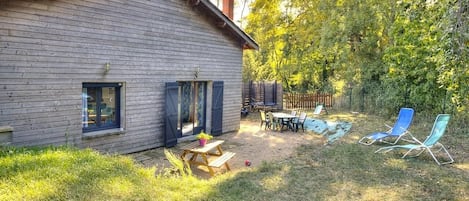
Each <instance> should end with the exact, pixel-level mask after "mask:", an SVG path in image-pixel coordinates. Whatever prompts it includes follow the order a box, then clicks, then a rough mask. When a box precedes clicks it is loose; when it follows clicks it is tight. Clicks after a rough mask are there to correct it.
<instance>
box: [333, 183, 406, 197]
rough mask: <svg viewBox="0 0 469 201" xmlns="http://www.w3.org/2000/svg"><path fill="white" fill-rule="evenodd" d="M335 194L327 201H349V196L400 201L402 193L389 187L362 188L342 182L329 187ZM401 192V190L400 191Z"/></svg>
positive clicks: (358, 185) (356, 184)
mask: <svg viewBox="0 0 469 201" xmlns="http://www.w3.org/2000/svg"><path fill="white" fill-rule="evenodd" d="M331 186H332V187H333V188H332V189H334V191H333V192H335V194H334V195H330V196H328V200H350V196H351V195H353V197H355V198H360V200H381V198H386V199H385V200H402V195H403V192H401V191H400V190H398V189H395V188H392V187H390V186H382V185H380V186H373V187H369V186H363V185H361V184H358V183H356V182H343V183H335V184H332V185H331ZM401 190H402V189H401Z"/></svg>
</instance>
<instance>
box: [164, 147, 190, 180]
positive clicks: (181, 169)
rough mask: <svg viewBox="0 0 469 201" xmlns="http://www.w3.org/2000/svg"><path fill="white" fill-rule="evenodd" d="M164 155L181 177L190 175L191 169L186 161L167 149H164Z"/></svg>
mask: <svg viewBox="0 0 469 201" xmlns="http://www.w3.org/2000/svg"><path fill="white" fill-rule="evenodd" d="M164 155H165V156H166V159H168V161H169V163H171V165H172V166H173V167H174V168H175V169H176V170H177V171H178V173H179V175H181V176H182V177H191V176H192V170H191V168H190V165H189V163H188V162H185V161H183V160H181V158H180V157H178V156H176V155H175V154H174V153H173V152H171V151H170V150H168V149H164Z"/></svg>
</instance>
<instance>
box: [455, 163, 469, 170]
mask: <svg viewBox="0 0 469 201" xmlns="http://www.w3.org/2000/svg"><path fill="white" fill-rule="evenodd" d="M454 167H456V168H459V169H461V170H466V171H469V163H458V164H454Z"/></svg>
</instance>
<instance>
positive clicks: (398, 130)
mask: <svg viewBox="0 0 469 201" xmlns="http://www.w3.org/2000/svg"><path fill="white" fill-rule="evenodd" d="M413 118H414V109H412V108H401V109H400V111H399V115H398V117H397V120H396V123H394V126H393V127H391V126H389V125H387V124H385V125H386V126H387V127H388V128H389V130H388V131H385V132H375V133H372V134H369V135H366V136H364V137H363V138H361V139H360V140H359V141H358V143H360V144H364V145H371V144H373V143H375V142H376V141H378V142H384V143H388V144H396V143H397V142H398V141H399V140H400V139H401V138H402V137H403V136H404V135H405V134H407V133H408V132H409V131H408V129H409V127H410V125H411V124H412V119H413ZM389 138H395V140H394V141H387V139H389Z"/></svg>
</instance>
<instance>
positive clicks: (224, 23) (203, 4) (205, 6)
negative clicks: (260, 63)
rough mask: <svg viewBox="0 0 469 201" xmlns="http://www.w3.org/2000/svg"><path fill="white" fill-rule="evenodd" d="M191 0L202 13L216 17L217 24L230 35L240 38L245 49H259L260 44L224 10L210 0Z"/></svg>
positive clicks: (212, 17)
mask: <svg viewBox="0 0 469 201" xmlns="http://www.w3.org/2000/svg"><path fill="white" fill-rule="evenodd" d="M189 2H190V3H191V4H192V6H194V7H195V8H197V9H199V10H200V11H201V12H202V13H205V14H207V15H208V16H209V17H210V18H211V19H214V22H215V23H216V26H218V27H219V28H221V29H223V30H225V31H226V32H227V33H228V34H229V35H231V36H232V37H234V38H235V39H236V40H238V41H239V42H240V45H241V46H242V48H243V49H254V50H258V49H259V45H258V44H257V42H256V41H255V40H254V39H252V38H251V37H250V36H249V35H248V34H247V33H246V32H244V31H243V30H242V29H241V28H240V27H238V26H237V25H236V24H235V23H234V22H233V21H232V20H231V19H230V18H229V17H228V16H226V15H225V14H223V12H222V11H221V10H220V9H218V8H217V7H216V6H215V5H213V3H211V2H210V1H209V0H189Z"/></svg>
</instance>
